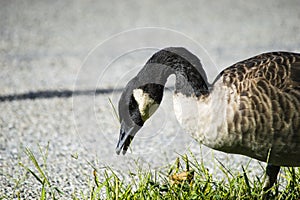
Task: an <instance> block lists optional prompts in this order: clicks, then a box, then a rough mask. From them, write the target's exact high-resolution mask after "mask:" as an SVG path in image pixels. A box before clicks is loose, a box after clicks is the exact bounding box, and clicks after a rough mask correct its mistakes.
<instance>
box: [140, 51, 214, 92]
mask: <svg viewBox="0 0 300 200" xmlns="http://www.w3.org/2000/svg"><path fill="white" fill-rule="evenodd" d="M171 74H175V76H176V85H175V93H181V94H184V95H186V96H196V97H200V96H202V95H206V94H208V93H209V91H208V83H207V77H206V74H205V72H204V70H203V68H202V65H201V63H200V60H199V59H198V58H197V57H196V56H195V55H193V54H192V53H191V52H189V51H187V50H186V49H184V48H175V47H171V48H166V49H163V50H161V51H159V52H157V53H155V54H154V55H153V56H152V57H151V58H150V59H149V60H148V62H147V63H146V65H145V67H144V68H143V69H142V70H141V72H140V73H139V75H138V76H137V77H140V78H139V80H140V81H139V82H140V84H141V85H146V84H148V83H154V84H158V85H163V86H164V85H165V83H166V81H167V79H168V77H169V76H170V75H171ZM143 83H145V84H143Z"/></svg>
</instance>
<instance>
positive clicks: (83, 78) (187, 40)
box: [0, 0, 300, 199]
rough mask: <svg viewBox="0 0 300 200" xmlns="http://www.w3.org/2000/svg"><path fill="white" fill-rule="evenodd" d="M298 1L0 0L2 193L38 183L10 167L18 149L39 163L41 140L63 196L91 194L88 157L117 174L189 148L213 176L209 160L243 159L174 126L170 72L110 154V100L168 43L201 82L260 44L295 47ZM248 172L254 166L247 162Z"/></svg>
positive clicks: (157, 163)
mask: <svg viewBox="0 0 300 200" xmlns="http://www.w3.org/2000/svg"><path fill="white" fill-rule="evenodd" d="M299 7H300V2H299V1H297V0H294V1H279V0H274V1H263V2H262V1H259V0H254V1H248V2H243V1H241V2H236V1H233V0H232V1H231V0H228V1H222V3H221V2H220V1H209V2H208V1H196V0H195V1H188V2H185V3H180V2H177V3H175V2H174V1H164V2H163V3H162V2H161V1H149V2H140V1H126V2H125V1H124V2H122V1H121V2H120V1H114V0H113V1H109V2H105V1H98V2H94V1H47V2H46V1H21V2H20V1H1V2H0V27H1V28H0V69H1V71H0V86H1V87H0V110H1V112H0V197H1V196H5V197H7V198H8V199H11V198H16V197H17V194H18V193H19V194H20V195H21V197H24V198H26V199H30V198H31V199H34V198H36V197H37V195H38V194H40V190H41V184H40V183H39V182H38V181H37V180H36V179H35V178H34V177H33V176H31V175H30V174H28V173H26V170H25V169H24V168H23V167H21V165H20V163H22V164H23V165H25V166H27V167H29V168H31V169H34V166H33V164H32V162H31V161H30V160H29V159H28V156H27V155H26V154H25V149H26V148H29V149H31V150H32V151H33V153H34V154H35V155H36V157H37V160H38V162H39V163H40V164H42V163H43V155H44V154H45V153H46V149H48V153H47V162H46V163H47V165H46V166H45V164H43V167H47V170H46V171H47V173H48V176H49V179H50V180H51V182H52V183H53V184H54V185H57V186H58V187H59V188H60V189H62V190H63V192H64V193H65V195H64V196H62V197H61V198H62V199H68V198H70V196H71V194H72V193H74V194H75V195H79V192H80V191H83V192H84V193H86V192H88V191H89V185H88V180H92V178H93V167H92V165H93V166H94V167H95V168H97V169H98V171H101V170H102V169H103V168H102V167H104V166H110V167H112V168H113V169H115V170H116V171H119V172H121V173H124V174H126V173H127V172H128V171H129V170H133V171H134V170H136V168H137V166H136V165H140V166H142V167H144V168H150V169H161V168H162V167H164V166H166V165H167V164H168V163H170V162H173V161H174V159H175V158H176V157H177V156H178V154H184V153H186V152H188V150H191V151H192V152H193V153H194V154H195V155H196V156H197V157H199V159H200V158H201V155H202V158H203V159H204V161H205V164H206V166H207V167H208V168H209V169H210V171H211V172H213V173H214V174H215V176H216V177H222V173H221V172H220V170H218V168H217V167H216V165H217V164H216V163H217V161H216V160H215V159H213V157H216V158H218V160H220V161H221V162H222V163H223V164H224V165H225V166H226V167H228V168H229V169H232V170H237V171H239V170H241V165H242V164H244V165H246V164H247V163H248V162H249V159H248V158H245V157H243V156H237V155H227V154H224V153H220V152H216V151H211V150H209V149H207V148H205V147H204V146H202V147H201V149H202V150H201V149H200V145H199V144H197V143H196V142H195V141H194V140H193V139H192V138H191V137H190V136H189V135H187V134H185V133H184V132H183V131H182V129H181V128H180V126H179V125H178V123H177V121H176V119H175V117H174V114H173V112H172V109H173V105H172V94H171V90H172V82H174V78H173V79H172V78H171V80H170V81H169V83H168V89H167V92H166V96H165V98H164V100H163V102H162V106H161V107H160V109H159V110H158V111H157V113H156V114H155V116H153V119H151V120H150V121H149V122H148V123H147V124H146V125H145V127H144V128H143V130H141V132H140V133H139V134H138V135H137V137H136V138H135V140H134V141H133V144H132V148H131V150H130V151H129V152H128V154H126V156H117V155H116V154H115V150H114V149H115V146H116V142H117V139H118V134H119V130H118V129H119V124H118V120H117V118H116V116H115V115H114V112H113V108H112V105H111V104H110V100H111V101H112V103H113V105H115V106H117V102H118V98H119V96H120V94H121V91H122V89H123V88H124V86H125V84H126V82H127V81H128V80H130V79H131V78H132V77H133V76H134V75H135V74H136V73H137V72H138V70H139V69H140V68H141V67H142V65H143V63H145V62H146V60H147V59H148V58H149V56H151V54H152V53H153V52H155V51H156V50H157V49H159V48H163V47H166V46H178V45H181V46H185V47H186V48H188V49H190V50H193V52H194V53H195V54H197V55H199V57H200V59H201V61H203V63H204V66H205V69H206V71H207V72H208V73H209V77H210V80H213V77H214V76H215V75H216V74H217V72H218V71H220V70H222V69H223V68H225V67H226V66H229V65H230V64H233V63H235V62H237V61H239V60H242V59H245V58H248V57H250V56H253V55H256V54H259V53H262V52H267V51H278V50H284V51H298V52H299V49H300V34H299V33H300V12H299ZM142 27H156V28H142ZM130 30H131V31H130ZM124 31H125V32H124ZM126 31H127V32H126ZM208 65H209V66H208ZM40 149H42V150H41V151H40ZM41 152H42V153H41ZM135 161H137V162H135ZM137 163H138V164H137ZM249 170H250V171H251V173H253V174H255V175H258V176H261V175H262V171H261V167H260V165H259V163H258V162H257V161H255V160H252V161H251V162H250V167H249Z"/></svg>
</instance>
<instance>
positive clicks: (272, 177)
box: [116, 47, 300, 190]
mask: <svg viewBox="0 0 300 200" xmlns="http://www.w3.org/2000/svg"><path fill="white" fill-rule="evenodd" d="M171 74H175V76H176V83H175V92H174V110H175V114H176V117H177V118H178V121H179V123H180V124H181V125H182V127H183V128H184V129H185V130H186V131H187V132H189V133H190V134H191V135H192V136H193V137H194V138H195V139H196V140H197V141H199V142H200V143H202V144H204V145H206V146H208V147H210V148H213V149H216V150H219V151H223V152H227V153H234V154H242V155H246V156H249V157H251V158H255V159H257V160H260V161H264V162H268V165H267V169H266V180H265V185H264V189H265V190H267V189H269V188H270V187H271V186H272V185H273V184H274V183H275V181H276V179H277V174H278V172H279V169H280V166H291V167H296V166H300V54H298V53H290V52H271V53H264V54H261V55H257V56H254V57H252V58H249V59H247V60H244V61H241V62H238V63H236V64H234V65H232V66H230V67H228V68H226V69H225V70H223V71H222V72H221V73H220V74H219V75H218V76H217V78H216V79H215V81H214V82H213V83H212V84H210V83H208V82H207V77H206V74H205V72H204V70H203V68H202V65H201V63H200V60H199V59H198V58H197V57H196V56H195V55H193V54H192V53H191V52H189V51H188V50H186V49H185V48H180V47H170V48H165V49H162V50H160V51H158V52H157V53H155V54H154V55H153V56H152V57H151V58H150V59H149V60H148V61H147V63H146V64H145V66H144V67H143V68H142V70H141V71H140V72H139V73H138V74H137V76H136V77H134V78H133V79H132V80H131V81H130V82H129V83H128V84H127V86H126V88H125V90H124V91H123V93H122V96H121V98H120V101H119V115H120V120H121V129H120V137H119V142H118V144H117V147H116V152H117V154H119V153H120V152H121V151H122V153H123V154H125V153H126V151H127V149H128V146H129V145H130V143H131V141H132V139H133V138H134V136H135V134H136V133H137V132H138V131H139V129H140V128H141V127H142V126H143V124H144V123H145V121H146V120H147V119H148V118H149V117H150V116H151V115H152V114H153V113H154V112H155V110H156V109H157V108H158V106H159V104H160V102H161V100H162V97H163V90H164V85H165V83H166V81H167V78H168V77H169V76H170V75H171ZM189 105H194V106H192V108H190V107H189Z"/></svg>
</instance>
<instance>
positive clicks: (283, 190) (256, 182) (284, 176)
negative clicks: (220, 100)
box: [0, 147, 300, 200]
mask: <svg viewBox="0 0 300 200" xmlns="http://www.w3.org/2000/svg"><path fill="white" fill-rule="evenodd" d="M39 149H40V153H41V155H42V162H43V165H42V166H41V165H40V163H39V162H38V160H37V159H36V155H34V153H33V152H32V151H31V150H30V149H28V148H26V149H25V153H26V155H27V156H28V158H29V159H30V161H31V162H32V164H33V168H30V167H28V166H25V165H23V164H22V163H20V166H22V168H23V169H25V170H26V171H27V172H29V174H31V175H32V176H33V177H34V178H35V180H36V181H37V182H38V183H39V184H40V185H41V186H42V187H41V191H40V197H39V199H41V200H44V199H59V198H58V197H64V198H67V199H73V200H77V199H87V200H96V199H117V200H119V199H122V200H123V199H149V200H150V199H188V200H189V199H190V200H193V199H249V200H250V199H251V200H252V199H261V198H262V197H261V192H262V188H263V181H261V178H259V177H254V178H252V177H250V176H249V172H248V165H249V163H248V164H247V165H246V166H242V171H241V172H240V173H239V172H233V171H231V170H229V169H227V168H226V167H225V165H224V164H222V162H220V161H219V160H217V163H218V164H217V165H218V167H219V168H220V170H221V171H222V173H223V174H224V177H225V178H224V179H221V180H219V179H215V178H214V176H213V174H211V173H210V172H209V170H208V169H207V168H206V167H205V166H204V164H203V162H201V159H199V158H197V157H196V156H195V155H193V154H192V153H191V152H190V153H189V155H180V156H179V157H178V158H177V159H176V160H175V162H174V164H172V165H170V166H168V167H166V168H165V169H163V170H161V171H152V170H145V169H141V168H139V167H137V172H135V173H133V172H129V173H128V175H127V178H124V177H125V175H124V174H118V173H116V171H114V170H113V169H111V168H109V167H106V168H101V169H97V168H96V167H95V166H93V165H91V163H89V164H90V166H91V177H92V179H91V182H89V184H87V185H89V187H88V188H87V190H88V191H89V192H88V193H86V191H80V192H76V194H75V193H73V194H72V195H71V196H70V197H68V196H67V195H66V194H65V193H63V188H62V189H61V190H60V189H58V187H56V186H53V185H52V184H51V180H50V179H49V178H48V177H51V175H49V176H47V174H49V172H48V171H47V168H46V167H47V165H46V162H47V151H48V147H47V148H46V152H45V153H43V150H42V148H41V147H40V148H39ZM199 160H200V162H199ZM278 188H280V190H278ZM74 191H76V188H74ZM299 198H300V169H299V168H283V170H282V171H281V173H280V179H279V182H278V183H277V185H276V186H275V187H274V188H272V189H271V192H270V196H269V199H279V200H284V199H299ZM0 199H1V198H0Z"/></svg>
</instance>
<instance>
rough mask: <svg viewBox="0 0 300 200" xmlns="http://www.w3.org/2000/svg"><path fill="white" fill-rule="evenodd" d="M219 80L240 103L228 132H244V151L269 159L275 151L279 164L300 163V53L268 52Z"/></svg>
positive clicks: (232, 68)
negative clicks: (270, 151) (268, 153)
mask: <svg viewBox="0 0 300 200" xmlns="http://www.w3.org/2000/svg"><path fill="white" fill-rule="evenodd" d="M219 78H220V79H221V80H220V81H222V82H223V85H225V86H227V87H228V88H230V91H232V93H234V94H233V95H232V94H231V95H229V96H231V98H229V99H228V101H235V102H237V103H236V104H235V108H234V117H233V120H232V121H229V122H228V127H229V130H228V131H229V133H230V134H240V135H241V138H242V142H241V144H240V145H241V149H243V150H242V151H245V152H243V154H245V155H248V156H250V157H256V158H257V159H260V160H265V159H266V153H267V152H268V150H269V149H272V152H273V153H272V155H271V156H272V158H271V160H272V161H273V163H278V164H285V165H300V160H299V161H295V159H292V158H293V157H295V156H296V157H297V156H298V157H299V156H300V54H297V53H289V52H272V53H264V54H261V55H258V56H255V57H252V58H249V59H247V60H244V61H241V62H238V63H236V64H234V65H232V66H230V67H228V68H226V69H225V70H224V71H222V72H221V74H220V77H219ZM233 98H235V100H232V99H233ZM229 104H230V103H229ZM259 152H265V153H259Z"/></svg>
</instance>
